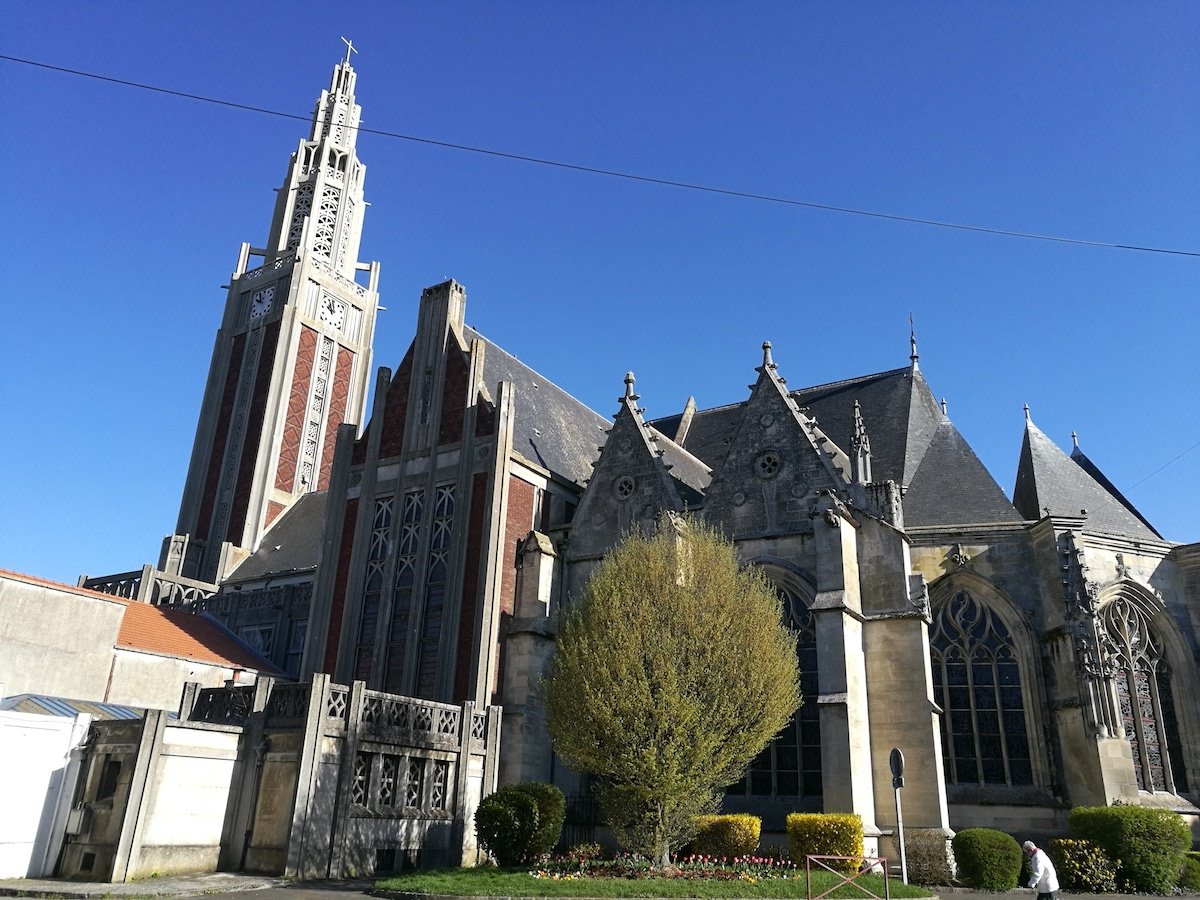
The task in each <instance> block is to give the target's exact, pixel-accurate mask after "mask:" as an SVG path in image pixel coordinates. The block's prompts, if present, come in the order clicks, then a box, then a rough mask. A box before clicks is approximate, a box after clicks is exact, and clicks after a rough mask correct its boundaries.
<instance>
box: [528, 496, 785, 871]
mask: <svg viewBox="0 0 1200 900" xmlns="http://www.w3.org/2000/svg"><path fill="white" fill-rule="evenodd" d="M543 690H544V694H545V700H546V712H547V724H548V726H549V729H550V736H551V739H552V741H553V743H554V749H555V750H556V751H557V752H558V753H559V755H560V756H562V758H563V759H564V760H566V761H567V763H568V764H569V765H571V766H572V767H573V768H575V769H577V770H579V771H581V772H587V773H591V774H593V775H595V776H597V777H598V779H599V783H600V790H599V794H600V802H601V805H602V807H603V809H604V811H605V814H606V818H607V819H608V823H609V825H610V826H611V827H612V828H613V831H614V833H615V834H616V836H617V839H618V840H619V841H621V843H622V844H623V845H624V846H626V847H627V848H629V849H632V850H637V851H639V852H642V853H644V854H645V855H646V856H648V857H649V858H650V859H651V860H653V861H654V863H655V864H656V865H659V866H666V865H669V863H670V852H671V848H672V847H679V846H680V845H681V844H683V843H684V842H685V841H686V840H687V839H688V838H690V837H691V836H692V834H693V833H694V831H695V825H694V822H695V818H696V816H697V815H700V814H703V813H707V812H710V811H712V810H714V809H716V808H717V806H718V804H719V802H720V797H721V792H722V790H723V789H724V787H725V786H726V785H729V784H733V783H734V782H736V781H737V780H738V779H739V778H741V777H742V775H743V774H744V773H745V771H746V767H747V765H748V764H749V762H750V761H751V760H752V759H754V757H755V756H757V755H758V753H759V752H761V751H762V749H763V748H764V747H765V746H766V745H767V743H768V742H769V741H770V740H771V738H773V737H774V736H775V735H776V734H777V733H778V732H779V731H780V730H781V729H782V728H783V727H784V726H785V725H786V724H787V723H788V722H789V721H790V719H791V717H792V714H793V713H794V712H795V711H796V709H797V708H798V707H799V705H800V689H799V673H798V671H797V665H796V637H795V635H794V634H793V633H792V632H790V631H789V630H788V629H787V628H785V627H784V625H783V624H782V616H781V606H780V601H779V597H778V594H777V593H776V591H775V589H774V587H772V585H771V583H770V582H769V581H768V580H767V578H766V577H765V576H764V575H763V574H762V573H761V572H760V571H759V570H757V569H752V568H745V567H743V566H741V565H740V564H739V562H738V559H737V554H736V551H735V549H734V547H733V545H732V544H730V543H729V542H727V541H725V540H724V539H723V538H722V537H721V536H720V535H719V534H717V533H716V532H715V531H714V530H712V529H711V528H710V527H707V526H705V525H703V524H701V523H698V522H695V521H693V520H688V521H684V520H681V519H679V518H676V517H664V518H663V519H660V521H659V527H658V529H657V530H656V531H655V532H654V533H653V534H643V533H637V532H635V533H633V534H630V535H628V536H627V537H626V538H625V539H624V540H623V541H622V542H621V543H620V544H619V545H618V546H617V547H616V548H615V549H614V550H613V551H612V553H611V554H609V556H608V557H607V558H606V559H605V560H604V561H603V562H601V563H600V564H599V566H598V567H597V568H596V571H595V572H594V573H593V574H592V577H591V578H590V579H589V581H588V583H587V586H586V588H585V590H584V596H583V597H582V598H580V600H579V602H578V603H577V605H575V607H574V608H573V609H572V610H571V611H570V612H569V613H568V614H567V615H566V617H565V619H564V622H563V624H562V628H561V630H560V632H559V639H558V647H557V650H556V652H555V655H554V659H553V662H552V664H551V669H550V672H549V674H548V675H547V677H546V680H545V682H544V684H543Z"/></svg>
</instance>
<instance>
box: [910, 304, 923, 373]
mask: <svg viewBox="0 0 1200 900" xmlns="http://www.w3.org/2000/svg"><path fill="white" fill-rule="evenodd" d="M908 346H909V351H910V352H909V356H908V358H909V359H910V360H912V367H913V368H914V369H916V368H917V361H918V360H920V358H921V354H919V353H917V326H916V325H915V324H914V323H913V314H912V313H909V314H908Z"/></svg>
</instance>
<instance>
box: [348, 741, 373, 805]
mask: <svg viewBox="0 0 1200 900" xmlns="http://www.w3.org/2000/svg"><path fill="white" fill-rule="evenodd" d="M370 780H371V754H369V753H358V754H355V756H354V780H353V782H351V784H350V802H351V803H356V804H358V805H359V806H366V805H367V785H368V784H369V783H370Z"/></svg>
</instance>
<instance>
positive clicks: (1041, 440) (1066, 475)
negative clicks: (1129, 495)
mask: <svg viewBox="0 0 1200 900" xmlns="http://www.w3.org/2000/svg"><path fill="white" fill-rule="evenodd" d="M1088 462H1089V465H1091V463H1090V460H1089V461H1088ZM1092 468H1095V467H1094V466H1092ZM1097 471H1099V470H1097ZM1101 477H1103V476H1101ZM1104 481H1105V482H1108V479H1107V478H1105V479H1104ZM1114 490H1115V489H1114ZM1118 496H1119V494H1118V495H1117V496H1114V495H1113V494H1112V493H1111V492H1110V491H1109V490H1108V489H1107V488H1106V487H1105V486H1104V485H1103V484H1101V483H1100V482H1099V481H1097V480H1096V479H1095V478H1094V477H1093V476H1092V475H1091V474H1090V473H1089V472H1088V470H1087V468H1086V467H1085V466H1083V465H1082V464H1081V463H1080V462H1078V460H1072V459H1071V458H1070V457H1068V456H1067V455H1066V454H1065V453H1063V452H1062V450H1060V449H1059V448H1058V446H1057V445H1056V444H1055V443H1054V442H1053V441H1052V440H1050V438H1048V437H1046V435H1045V434H1043V433H1042V431H1041V429H1039V428H1038V427H1037V426H1036V425H1034V424H1033V422H1032V420H1030V421H1027V422H1026V423H1025V438H1024V440H1023V441H1022V442H1021V462H1020V463H1019V465H1018V466H1017V483H1016V486H1015V487H1014V488H1013V503H1014V504H1015V505H1016V507H1017V509H1018V510H1020V511H1021V513H1022V514H1023V515H1024V516H1025V518H1027V519H1040V518H1042V516H1044V515H1045V514H1046V510H1047V509H1048V510H1049V511H1050V514H1051V515H1064V516H1078V515H1081V510H1087V522H1086V525H1085V527H1086V528H1088V529H1092V530H1096V531H1107V532H1110V533H1112V534H1123V535H1127V536H1130V537H1137V538H1143V539H1149V540H1155V541H1157V540H1162V538H1161V537H1160V536H1159V534H1158V532H1156V531H1155V530H1154V529H1153V528H1151V527H1150V526H1149V525H1148V524H1147V523H1146V521H1145V520H1144V519H1143V518H1142V517H1141V516H1140V515H1138V514H1137V513H1136V511H1131V510H1132V507H1130V506H1128V501H1127V500H1125V498H1124V497H1120V499H1118Z"/></svg>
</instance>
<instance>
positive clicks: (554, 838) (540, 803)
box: [512, 781, 567, 859]
mask: <svg viewBox="0 0 1200 900" xmlns="http://www.w3.org/2000/svg"><path fill="white" fill-rule="evenodd" d="M512 788H513V790H516V791H520V792H522V793H524V794H528V795H529V796H530V797H532V798H533V802H534V803H536V804H537V808H538V825H537V831H536V832H534V835H533V837H532V838H531V839H530V841H529V846H528V847H527V848H526V855H527V856H528V857H529V858H531V859H532V858H534V857H537V856H543V855H544V854H547V853H549V852H550V851H551V850H553V849H554V845H555V844H557V843H558V838H559V835H561V834H562V826H563V818H564V817H565V816H566V814H567V798H566V797H564V796H563V792H562V791H560V790H559V789H558V788H556V787H555V786H554V785H552V784H543V783H542V782H540V781H527V782H523V783H522V784H514V785H513V786H512Z"/></svg>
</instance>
